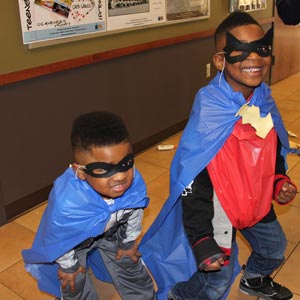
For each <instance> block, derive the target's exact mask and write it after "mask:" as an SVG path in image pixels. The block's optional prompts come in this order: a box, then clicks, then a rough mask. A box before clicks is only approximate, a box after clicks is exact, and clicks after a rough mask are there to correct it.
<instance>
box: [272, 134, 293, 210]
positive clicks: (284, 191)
mask: <svg viewBox="0 0 300 300" xmlns="http://www.w3.org/2000/svg"><path fill="white" fill-rule="evenodd" d="M281 147H282V144H281V142H280V139H279V138H278V137H277V152H276V166H275V179H274V193H273V199H275V200H277V202H278V203H280V204H286V203H288V202H290V201H291V200H293V199H294V198H295V195H296V193H297V187H296V185H295V184H294V183H293V182H292V181H291V180H290V178H289V177H288V176H287V175H286V168H285V160H284V157H283V156H282V155H281Z"/></svg>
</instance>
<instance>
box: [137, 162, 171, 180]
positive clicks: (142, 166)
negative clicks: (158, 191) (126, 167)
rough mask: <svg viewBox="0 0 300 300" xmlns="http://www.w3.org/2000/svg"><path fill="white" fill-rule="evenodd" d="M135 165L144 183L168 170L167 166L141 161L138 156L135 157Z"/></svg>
mask: <svg viewBox="0 0 300 300" xmlns="http://www.w3.org/2000/svg"><path fill="white" fill-rule="evenodd" d="M135 166H136V168H137V169H138V170H139V171H140V173H141V174H142V176H143V178H144V180H145V182H146V183H148V182H151V181H152V180H154V179H155V178H157V177H159V176H161V175H162V174H165V173H167V172H168V169H167V168H162V167H158V166H153V165H152V164H150V163H147V162H145V161H143V160H142V159H140V158H139V157H137V158H136V159H135Z"/></svg>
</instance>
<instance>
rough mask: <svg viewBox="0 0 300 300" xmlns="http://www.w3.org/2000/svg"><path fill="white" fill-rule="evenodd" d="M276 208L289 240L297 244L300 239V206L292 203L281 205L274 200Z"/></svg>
mask: <svg viewBox="0 0 300 300" xmlns="http://www.w3.org/2000/svg"><path fill="white" fill-rule="evenodd" d="M274 209H275V211H276V214H277V217H278V220H279V222H280V224H281V226H282V228H283V230H284V232H285V234H286V237H287V240H288V241H289V242H291V243H295V244H297V243H298V242H299V241H300V220H299V216H300V208H299V207H295V206H292V205H290V204H288V205H279V204H277V203H276V202H275V201H274Z"/></svg>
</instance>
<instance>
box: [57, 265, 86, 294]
mask: <svg viewBox="0 0 300 300" xmlns="http://www.w3.org/2000/svg"><path fill="white" fill-rule="evenodd" d="M81 272H82V273H85V268H84V267H82V266H79V268H78V270H77V271H76V272H74V273H66V272H63V271H62V270H61V269H59V270H58V278H59V279H60V281H61V287H62V289H64V288H65V287H66V286H67V285H68V284H69V285H70V288H71V291H72V292H74V291H75V278H76V276H77V275H78V274H79V273H81Z"/></svg>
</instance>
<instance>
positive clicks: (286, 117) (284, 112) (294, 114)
mask: <svg viewBox="0 0 300 300" xmlns="http://www.w3.org/2000/svg"><path fill="white" fill-rule="evenodd" d="M280 114H281V117H282V119H283V121H285V122H294V121H296V120H297V119H298V118H299V112H298V111H293V110H290V109H286V108H281V109H280Z"/></svg>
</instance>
